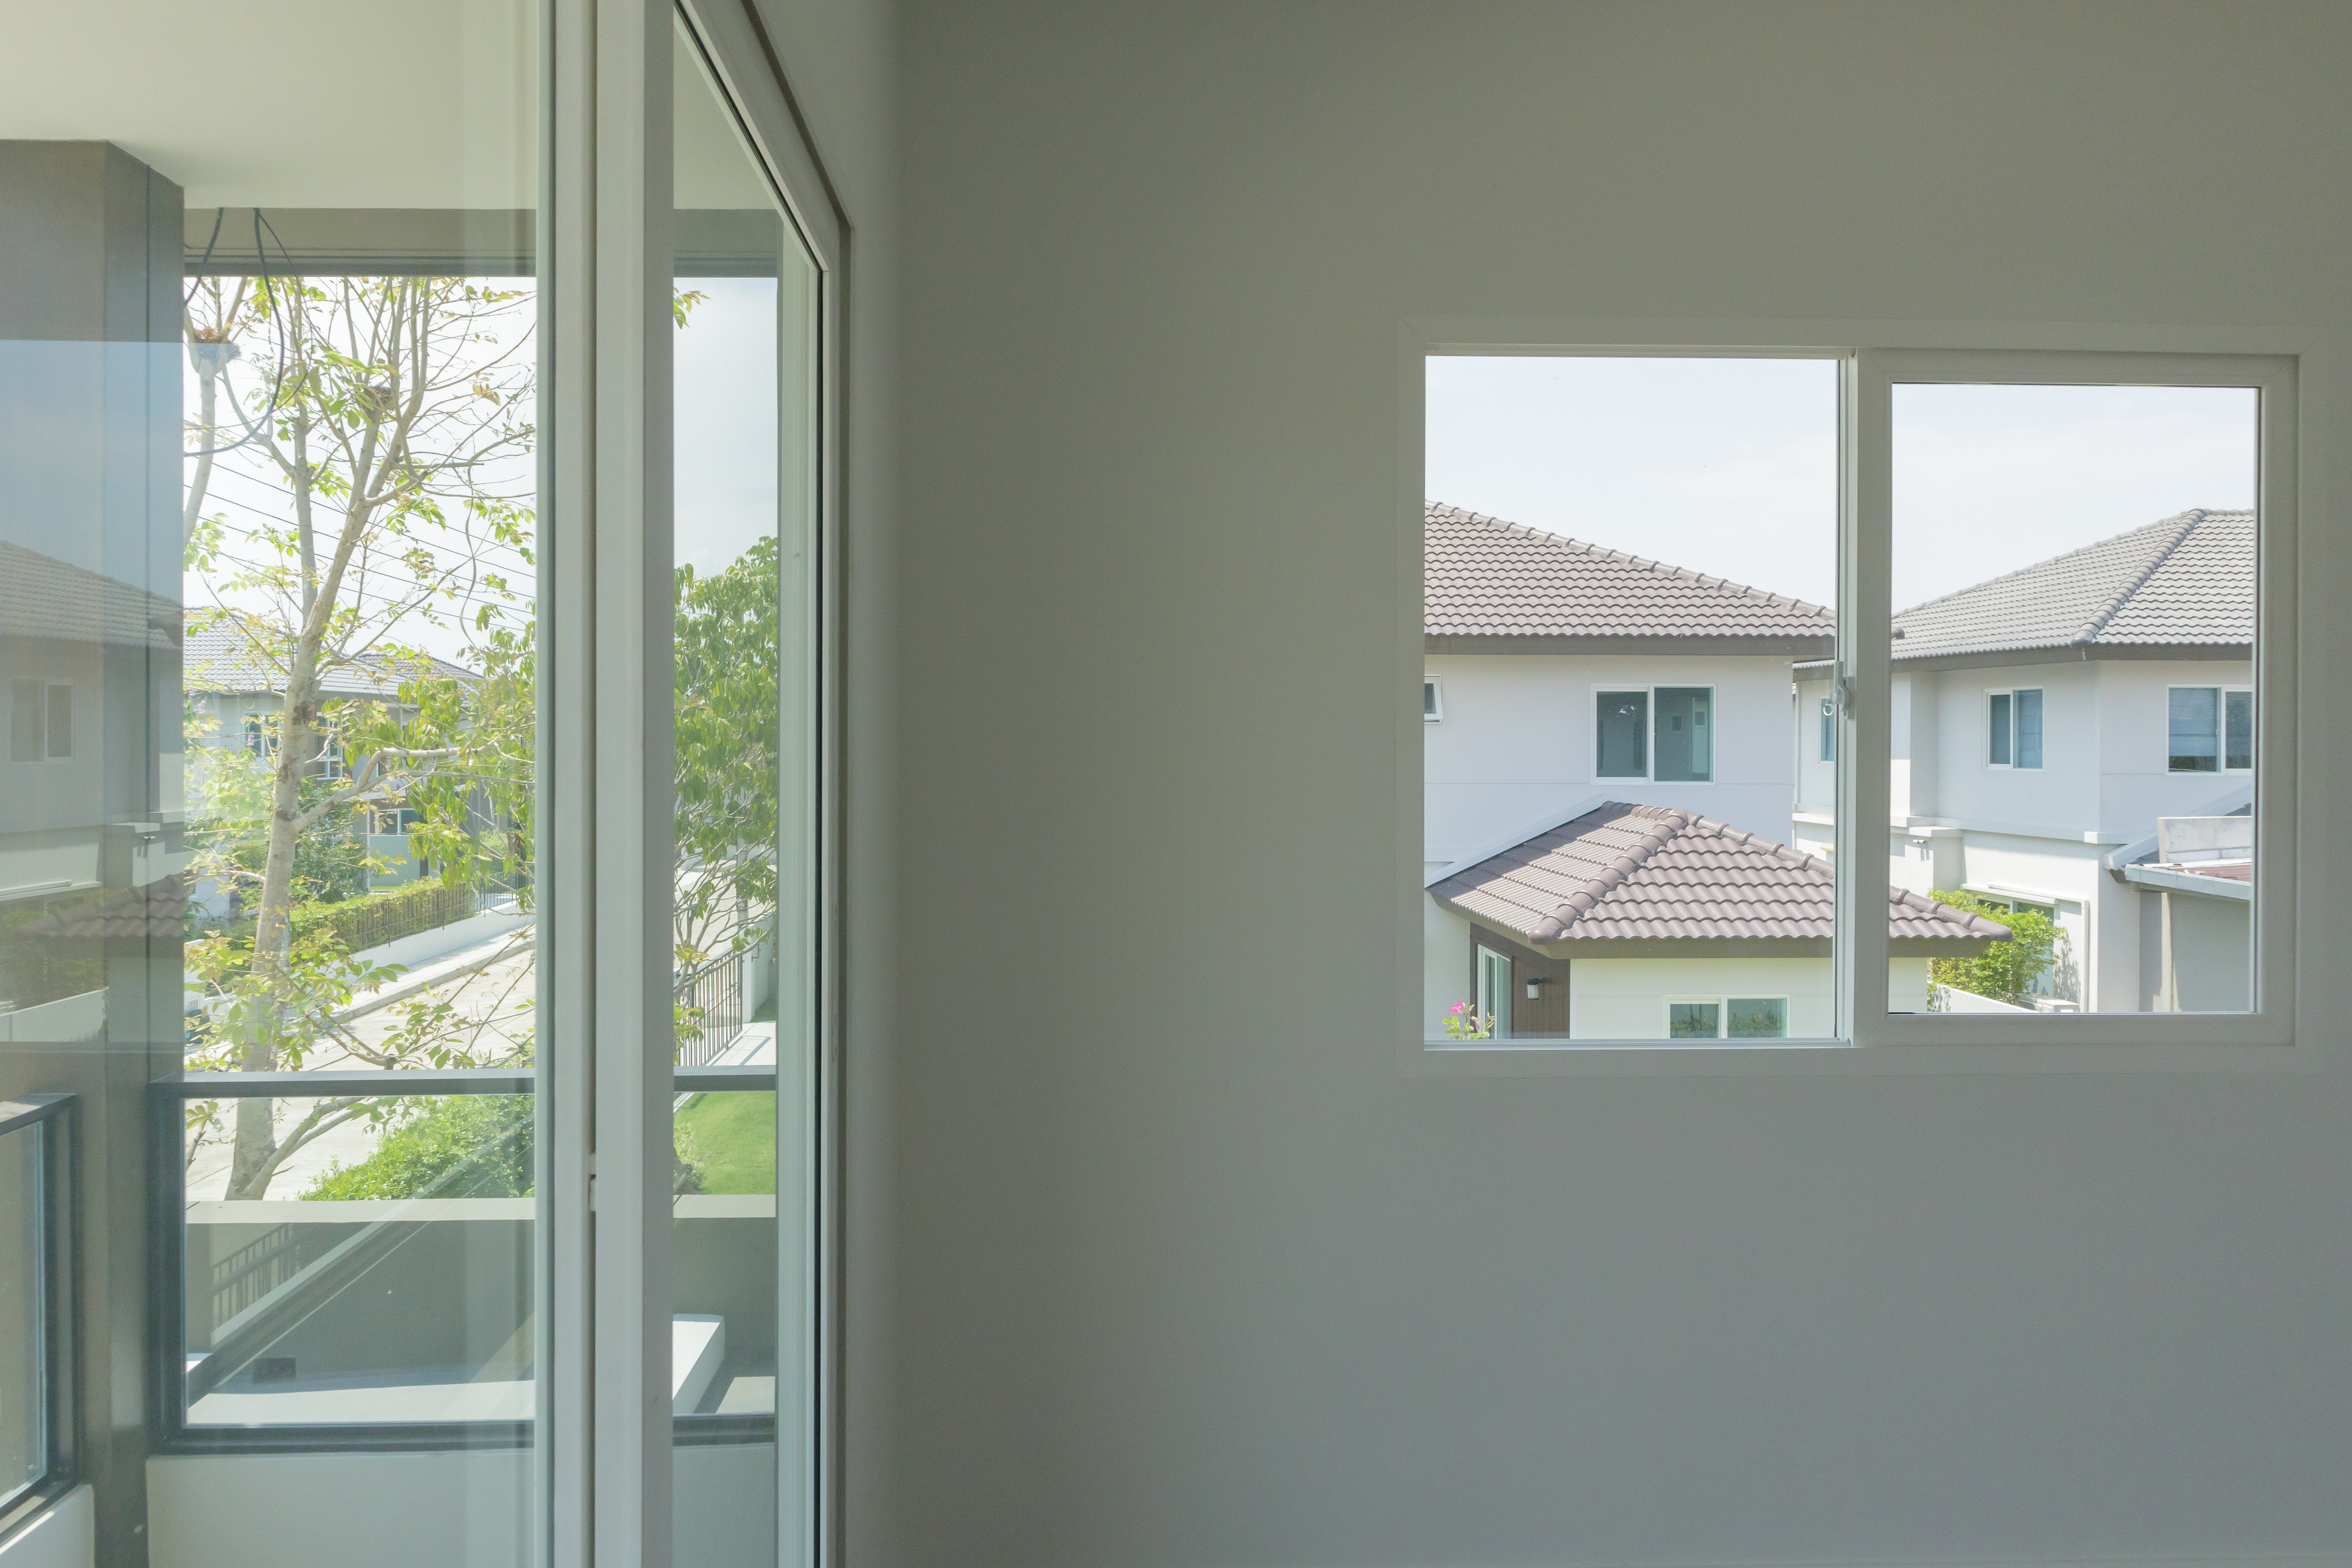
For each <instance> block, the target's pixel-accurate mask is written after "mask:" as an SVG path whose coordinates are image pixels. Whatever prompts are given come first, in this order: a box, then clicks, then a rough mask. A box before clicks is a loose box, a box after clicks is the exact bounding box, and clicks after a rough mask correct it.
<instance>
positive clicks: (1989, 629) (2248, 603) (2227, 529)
mask: <svg viewBox="0 0 2352 1568" xmlns="http://www.w3.org/2000/svg"><path fill="white" fill-rule="evenodd" d="M1895 629H1896V631H1897V632H1898V633H1899V634H1900V637H1899V639H1898V640H1897V641H1896V643H1895V658H1897V659H1915V658H1936V657H1938V656H1945V655H1952V654H1964V653H1991V652H2000V651H2003V650H2007V649H2011V648H2016V649H2025V648H2048V647H2118V646H2130V645H2133V644H2158V645H2174V644H2210V645H2221V646H2229V645H2237V644H2246V643H2251V642H2252V641H2253V637H2254V514H2253V513H2252V512H2250V511H2201V510H2200V511H2184V512H2181V513H2180V514H2179V515H2178V516H2175V517H2168V518H2166V519H2164V520H2163V521H2160V522H2151V523H2149V524H2147V526H2146V527H2144V528H2135V529H2132V530H2130V531H2128V532H2125V533H2118V534H2116V536H2115V537H2114V538H2112V539H2103V540H2101V541H2099V542H2097V543H2096V544H2088V545H2084V547H2083V548H2082V549H2080V550H2074V551H2069V552H2067V553H2065V554H2063V555H2059V556H2053V558H2052V559H2050V560H2048V561H2042V562H2037V563H2034V564H2033V565H2031V566H2027V567H2024V568H2022V569H2021V570H2019V571H2015V572H2011V573H2009V574H2006V575H2003V576H2000V577H1995V578H1992V579H1990V581H1988V582H1983V583H1979V584H1975V585H1974V586H1972V587H1967V588H1963V589H1961V590H1960V591H1959V592H1958V593H1956V594H1948V595H1945V596H1944V597H1942V598H1940V599H1930V600H1928V601H1927V603H1926V604H1924V605H1914V606H1912V607H1911V608H1910V609H1907V610H1901V611H1897V612H1896V614H1895Z"/></svg>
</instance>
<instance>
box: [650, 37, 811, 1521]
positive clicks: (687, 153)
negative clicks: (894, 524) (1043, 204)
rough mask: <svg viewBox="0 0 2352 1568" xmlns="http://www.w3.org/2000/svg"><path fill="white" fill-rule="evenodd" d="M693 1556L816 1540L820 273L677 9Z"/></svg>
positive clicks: (685, 1293) (679, 1278)
mask: <svg viewBox="0 0 2352 1568" xmlns="http://www.w3.org/2000/svg"><path fill="white" fill-rule="evenodd" d="M675 101H676V105H677V109H676V113H677V121H676V126H675V131H676V157H677V165H676V180H677V186H676V188H677V214H676V225H677V228H676V232H677V257H676V268H675V287H676V290H677V292H676V296H675V300H674V304H675V318H676V321H677V337H676V340H675V353H676V358H675V372H674V374H675V380H674V383H673V388H672V396H673V408H674V414H675V420H676V424H675V427H674V439H675V463H676V476H677V478H676V491H675V513H674V515H675V552H676V559H675V572H676V578H677V605H676V614H677V626H676V649H677V665H676V677H675V680H676V693H677V699H676V700H677V713H676V717H677V912H676V930H675V939H676V947H677V1015H676V1016H677V1063H678V1068H677V1098H676V1101H675V1109H674V1111H673V1142H674V1146H675V1154H674V1162H673V1163H674V1169H675V1173H676V1184H677V1196H676V1200H675V1205H674V1209H673V1219H674V1226H675V1229H674V1233H673V1237H672V1243H671V1245H672V1256H673V1266H674V1268H673V1279H672V1300H671V1312H672V1346H673V1358H674V1362H673V1369H672V1373H673V1383H674V1384H675V1403H674V1406H673V1410H674V1420H675V1430H676V1434H677V1453H676V1467H677V1468H676V1476H677V1483H676V1484H677V1505H676V1544H677V1560H678V1561H680V1562H682V1563H684V1562H691V1563H698V1564H714V1565H715V1564H731V1563H742V1564H747V1565H748V1564H753V1563H761V1564H764V1563H773V1562H777V1561H782V1562H785V1563H800V1562H805V1561H808V1560H810V1542H811V1532H810V1527H809V1524H808V1519H809V1512H808V1502H807V1500H808V1497H809V1486H810V1483H809V1477H810V1474H811V1470H812V1463H813V1461H812V1454H813V1445H812V1443H811V1441H810V1434H811V1432H812V1431H813V1428H814V1416H813V1404H814V1385H813V1381H812V1376H811V1373H812V1369H813V1367H814V1343H813V1332H814V1329H813V1324H814V1311H813V1300H814V1297H813V1292H814V1269H813V1267H812V1265H811V1262H810V1259H811V1258H812V1257H813V1247H814V1231H813V1226H812V1224H811V1214H812V1206H811V1205H812V1201H813V1191H814V1188H813V1183H812V1179H811V1173H812V1170H813V1165H814V1143H813V1139H812V1131H811V1130H812V1127H813V1113H814V1080H813V1058H812V1054H811V1047H812V1044H813V1040H814V1018H815V994H814V984H813V979H812V973H811V969H810V964H809V958H810V955H811V953H812V952H813V943H812V941H811V934H810V933H811V931H813V929H814V928H813V910H814V863H815V862H814V774H815V731H814V711H815V705H814V674H815V665H814V634H815V617H814V576H813V566H814V542H815V537H816V518H817V510H816V507H817V471H816V453H817V424H816V420H817V410H818V400H817V387H818V374H819V371H818V360H817V321H818V315H817V308H818V299H819V275H818V271H817V268H816V266H815V264H814V261H813V259H812V258H811V257H810V255H809V253H808V251H807V249H806V247H804V245H803V243H802V240H801V238H800V237H799V235H798V232H797V230H796V229H795V227H794V226H793V223H792V221H791V219H790V217H789V216H788V215H787V213H786V210H785V208H784V207H783V205H782V203H780V202H779V201H778V199H777V197H776V194H775V186H774V184H773V183H772V180H771V179H770V177H769V174H768V172H767V170H766V169H765V167H764V166H763V165H762V163H761V161H760V159H759V158H758V156H757V155H756V153H754V152H753V150H752V148H751V143H750V142H749V140H748V139H747V137H746V136H745V134H744V132H743V131H742V129H741V127H740V123H739V121H738V120H737V117H736V115H735V112H734V111H733V110H732V109H731V108H730V105H729V103H728V101H727V99H726V97H725V95H724V93H723V92H722V91H721V90H720V89H719V86H718V83H717V81H716V79H715V78H714V76H713V74H712V73H711V71H710V70H709V68H708V65H707V62H706V60H705V58H704V56H703V54H702V52H701V49H700V47H699V46H698V42H697V40H696V38H695V37H694V34H693V32H692V30H691V29H690V28H688V26H685V25H684V24H683V22H681V24H680V26H679V31H678V38H677V77H676V100H675Z"/></svg>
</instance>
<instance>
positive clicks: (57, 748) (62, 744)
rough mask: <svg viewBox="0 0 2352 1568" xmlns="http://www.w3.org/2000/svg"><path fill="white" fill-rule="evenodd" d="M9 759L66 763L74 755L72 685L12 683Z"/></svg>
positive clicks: (9, 717) (31, 682)
mask: <svg viewBox="0 0 2352 1568" xmlns="http://www.w3.org/2000/svg"><path fill="white" fill-rule="evenodd" d="M9 688H10V689H9V699H10V710H9V716H8V758H9V760H10V761H11V762H18V763H54V762H63V761H65V760H66V759H67V758H68V757H71V756H72V755H73V688H72V687H71V686H69V685H68V684H67V683H66V682H64V681H62V680H17V681H11V682H10V683H9Z"/></svg>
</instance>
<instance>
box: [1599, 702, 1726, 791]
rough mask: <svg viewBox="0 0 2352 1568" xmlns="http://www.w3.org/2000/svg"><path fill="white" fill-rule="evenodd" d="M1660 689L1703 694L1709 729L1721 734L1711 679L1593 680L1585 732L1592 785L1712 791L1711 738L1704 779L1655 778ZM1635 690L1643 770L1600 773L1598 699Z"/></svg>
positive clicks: (1708, 745)
mask: <svg viewBox="0 0 2352 1568" xmlns="http://www.w3.org/2000/svg"><path fill="white" fill-rule="evenodd" d="M1662 690H1663V691H1704V692H1706V710H1707V714H1708V716H1709V727H1710V728H1712V729H1714V730H1716V731H1717V732H1720V731H1721V730H1722V728H1723V726H1722V724H1721V722H1720V721H1717V717H1716V716H1717V715H1718V714H1719V713H1720V712H1721V705H1720V704H1718V703H1717V701H1716V700H1715V694H1716V685H1715V682H1713V681H1711V680H1654V681H1647V682H1644V681H1638V680H1596V681H1594V682H1593V683H1592V687H1591V723H1590V726H1589V728H1588V731H1587V732H1588V733H1589V734H1591V737H1592V782H1593V783H1594V784H1671V785H1673V786H1675V787H1676V788H1682V787H1685V786H1687V787H1689V788H1692V789H1712V788H1714V787H1715V775H1716V771H1717V770H1716V766H1715V742H1714V741H1713V739H1712V738H1711V737H1710V738H1709V740H1708V742H1707V752H1706V756H1707V765H1706V777H1705V778H1703V779H1662V778H1660V777H1659V776H1658V693H1659V692H1660V691H1662ZM1636 691H1638V692H1640V693H1642V701H1643V713H1644V715H1645V717H1644V720H1643V723H1644V725H1645V728H1644V730H1643V737H1642V766H1643V772H1641V773H1602V772H1601V698H1603V697H1615V696H1622V695H1630V694H1631V693H1633V692H1636Z"/></svg>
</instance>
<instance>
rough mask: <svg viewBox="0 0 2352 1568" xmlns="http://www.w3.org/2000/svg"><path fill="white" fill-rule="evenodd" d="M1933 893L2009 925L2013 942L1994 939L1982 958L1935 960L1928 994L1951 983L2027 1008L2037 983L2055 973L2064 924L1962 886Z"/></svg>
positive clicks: (1960, 907) (1936, 897)
mask: <svg viewBox="0 0 2352 1568" xmlns="http://www.w3.org/2000/svg"><path fill="white" fill-rule="evenodd" d="M1927 896H1928V897H1929V898H1931V899H1934V900H1936V901H1937V903H1939V904H1943V905H1945V906H1947V907H1948V908H1951V909H1955V910H1964V911H1966V912H1967V913H1969V914H1972V915H1982V916H1983V917H1984V918H1985V919H1987V920H1989V921H1993V922H1994V923H1996V924H1998V925H2004V926H2007V927H2008V928H2009V940H2008V941H2007V942H1994V943H1993V944H1992V945H1991V946H1990V947H1989V948H1987V949H1986V950H1985V951H1984V952H1983V953H1982V954H1980V955H1979V956H1978V957H1975V958H1937V959H1930V960H1929V961H1928V963H1927V981H1928V994H1929V995H1930V996H1931V997H1932V996H1933V995H1934V994H1935V987H1937V986H1938V985H1948V986H1950V987H1952V988H1953V989H1954V990H1956V991H1967V992H1971V993H1973V994H1976V995H1979V996H1989V997H1990V998H1992V999H1993V1000H1994V1001H1996V1002H2006V1003H2008V1004H2009V1005H2011V1006H2013V1007H2021V1006H2024V1005H2026V1002H2025V999H2026V997H2027V996H2029V995H2030V994H2032V990H2033V985H2034V982H2036V981H2038V980H2039V979H2041V978H2042V975H2043V974H2045V973H2048V972H2049V969H2050V963H2051V959H2052V956H2053V952H2054V951H2055V949H2056V947H2057V942H2058V928H2057V926H2056V925H2055V924H2054V923H2053V921H2051V919H2050V917H2049V916H2048V915H2044V914H2037V913H2035V912H2034V911H2033V910H2012V909H2010V908H2009V907H2008V906H2006V905H2003V904H1997V903H1992V902H1989V901H1988V900H1984V899H1980V898H1979V897H1977V896H1976V895H1975V894H1974V893H1967V892H1962V891H1960V890H1958V889H1951V888H1939V889H1936V890H1935V891H1934V892H1932V893H1930V894H1928V895H1927Z"/></svg>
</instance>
